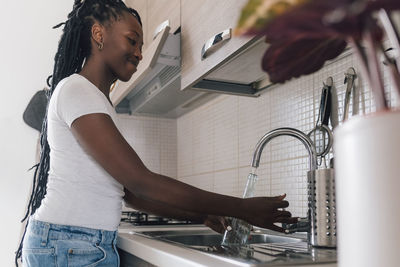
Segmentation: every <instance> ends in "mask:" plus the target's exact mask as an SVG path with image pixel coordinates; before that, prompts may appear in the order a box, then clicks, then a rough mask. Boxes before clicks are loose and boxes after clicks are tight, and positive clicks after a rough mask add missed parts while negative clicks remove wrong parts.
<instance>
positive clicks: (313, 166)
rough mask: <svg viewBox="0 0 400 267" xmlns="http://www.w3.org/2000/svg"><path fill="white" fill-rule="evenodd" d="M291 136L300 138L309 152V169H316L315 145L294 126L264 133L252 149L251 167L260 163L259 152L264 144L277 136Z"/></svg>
mask: <svg viewBox="0 0 400 267" xmlns="http://www.w3.org/2000/svg"><path fill="white" fill-rule="evenodd" d="M284 135H287V136H292V137H294V138H296V139H298V140H300V141H301V142H302V143H303V145H304V146H305V147H306V149H307V151H308V154H309V163H310V171H312V170H316V169H317V153H316V151H315V146H314V145H313V143H312V141H311V139H310V138H309V137H308V136H307V135H306V134H304V133H303V132H301V131H299V130H297V129H294V128H278V129H275V130H272V131H270V132H268V133H266V134H265V135H264V136H263V137H262V138H261V139H260V141H258V143H257V145H256V150H255V151H254V155H253V161H252V163H251V166H252V167H255V168H257V167H258V166H259V165H260V158H261V153H262V151H263V149H264V147H265V145H266V144H268V143H269V141H271V140H272V139H274V138H275V137H278V136H284Z"/></svg>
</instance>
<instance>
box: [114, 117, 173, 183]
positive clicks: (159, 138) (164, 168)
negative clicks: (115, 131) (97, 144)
mask: <svg viewBox="0 0 400 267" xmlns="http://www.w3.org/2000/svg"><path fill="white" fill-rule="evenodd" d="M118 127H119V129H120V130H121V132H122V134H123V135H124V137H125V139H126V140H127V141H128V143H129V144H130V145H131V146H132V147H133V149H134V150H135V151H136V153H137V154H138V155H139V157H140V158H141V160H142V161H143V163H144V164H145V165H146V166H147V168H149V169H150V170H151V171H153V172H156V173H161V174H164V175H167V176H170V177H173V178H176V177H177V142H176V137H177V133H176V129H177V127H176V120H173V119H163V118H150V117H139V116H127V115H119V124H118Z"/></svg>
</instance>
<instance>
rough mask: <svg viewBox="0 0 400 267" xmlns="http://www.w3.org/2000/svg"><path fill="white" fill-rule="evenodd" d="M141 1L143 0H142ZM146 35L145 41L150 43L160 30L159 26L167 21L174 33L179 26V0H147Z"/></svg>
mask: <svg viewBox="0 0 400 267" xmlns="http://www.w3.org/2000/svg"><path fill="white" fill-rule="evenodd" d="M142 1H143V0H142ZM144 2H147V18H148V19H147V32H148V34H147V36H146V38H145V42H147V43H150V42H151V41H152V40H153V39H154V37H155V34H157V33H158V32H160V31H161V28H162V27H160V26H164V25H163V23H165V22H166V23H167V24H168V26H169V27H170V28H171V30H170V32H171V33H174V32H176V30H177V29H178V28H179V27H180V26H181V12H180V11H181V10H180V0H147V1H144Z"/></svg>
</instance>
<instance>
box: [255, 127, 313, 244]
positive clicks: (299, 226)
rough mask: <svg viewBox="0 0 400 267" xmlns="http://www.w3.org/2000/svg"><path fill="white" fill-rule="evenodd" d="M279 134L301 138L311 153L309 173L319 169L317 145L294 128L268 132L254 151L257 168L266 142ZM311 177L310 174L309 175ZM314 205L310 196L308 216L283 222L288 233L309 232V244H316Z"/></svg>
mask: <svg viewBox="0 0 400 267" xmlns="http://www.w3.org/2000/svg"><path fill="white" fill-rule="evenodd" d="M278 136H291V137H294V138H296V139H298V140H300V141H301V142H302V143H303V145H304V146H305V147H306V149H307V151H308V154H309V170H310V171H309V173H313V172H314V171H315V170H316V169H317V153H316V150H315V146H314V144H313V142H312V141H311V139H310V138H309V137H308V136H307V135H305V134H304V133H303V132H301V131H299V130H297V129H294V128H278V129H275V130H272V131H270V132H268V133H266V134H265V135H264V136H263V137H262V138H261V139H260V141H258V143H257V145H256V149H255V151H254V155H253V160H252V163H251V166H252V167H253V168H257V167H258V166H259V165H260V158H261V154H262V151H263V149H264V147H265V145H266V144H268V143H269V142H270V141H271V140H272V139H274V138H275V137H278ZM309 179H310V176H309ZM313 207H314V206H313V205H312V203H311V198H308V208H309V210H308V216H307V217H306V218H300V219H299V221H298V222H297V223H294V224H282V227H283V228H284V229H285V232H286V233H294V232H307V239H308V244H311V245H314V240H315V239H314V238H313V237H314V236H315V232H314V231H315V229H316V226H315V225H314V224H315V219H314V216H315V211H314V210H313Z"/></svg>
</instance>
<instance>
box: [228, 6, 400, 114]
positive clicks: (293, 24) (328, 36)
mask: <svg viewBox="0 0 400 267" xmlns="http://www.w3.org/2000/svg"><path fill="white" fill-rule="evenodd" d="M399 9H400V1H399V0H249V1H248V3H247V4H246V6H245V7H244V8H243V10H242V13H241V17H240V19H239V22H238V25H237V27H236V29H235V34H237V35H242V34H244V35H256V36H264V35H265V36H266V41H267V43H269V47H268V49H267V51H266V52H265V54H264V57H263V59H262V67H263V69H264V70H265V71H266V72H267V73H268V74H269V77H270V80H271V82H274V83H283V82H285V81H287V80H289V79H291V78H295V77H300V76H301V75H306V74H311V73H313V72H315V71H317V70H319V69H320V68H322V66H323V65H324V63H325V62H326V61H327V60H330V59H333V58H335V57H337V56H338V55H340V54H341V53H342V52H343V51H344V49H345V48H346V46H347V45H348V44H349V45H350V46H351V47H352V48H353V49H354V51H355V54H356V56H357V57H358V59H359V61H360V63H361V72H362V75H363V76H364V77H365V78H366V79H367V80H368V82H369V84H370V86H371V90H372V92H373V95H374V100H375V104H376V108H377V110H382V109H386V108H387V101H386V99H385V95H384V87H383V81H382V73H381V72H380V69H379V60H378V54H379V53H383V54H384V56H385V58H386V62H387V63H388V66H389V67H390V73H391V75H392V78H393V81H394V87H395V88H396V90H397V91H398V92H399V93H400V72H399V70H400V67H399V65H398V64H396V61H395V58H398V53H399V51H400V46H399V43H400V38H399V33H398V31H397V29H396V28H395V26H394V24H393V21H392V18H391V16H392V14H391V13H392V12H393V11H394V10H399ZM376 17H378V18H379V20H380V23H378V21H377V19H376ZM381 25H383V27H382V26H381ZM384 31H385V32H386V34H387V36H388V37H389V39H390V41H391V44H392V46H393V48H394V49H395V52H396V56H397V57H395V58H389V57H388V55H387V54H386V52H385V51H384V48H383V45H382V41H383V36H384V34H383V32H384ZM364 46H365V48H364Z"/></svg>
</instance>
